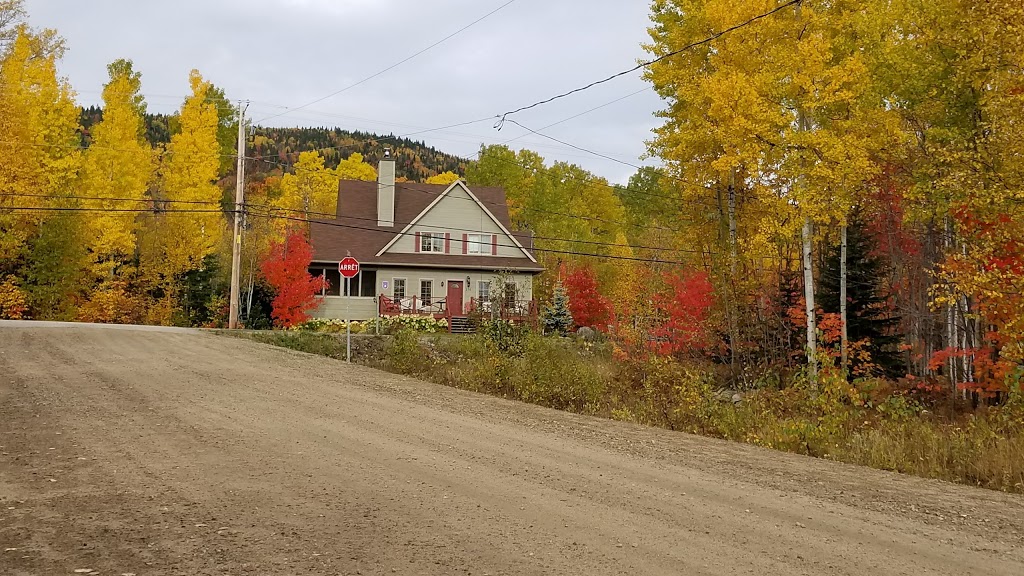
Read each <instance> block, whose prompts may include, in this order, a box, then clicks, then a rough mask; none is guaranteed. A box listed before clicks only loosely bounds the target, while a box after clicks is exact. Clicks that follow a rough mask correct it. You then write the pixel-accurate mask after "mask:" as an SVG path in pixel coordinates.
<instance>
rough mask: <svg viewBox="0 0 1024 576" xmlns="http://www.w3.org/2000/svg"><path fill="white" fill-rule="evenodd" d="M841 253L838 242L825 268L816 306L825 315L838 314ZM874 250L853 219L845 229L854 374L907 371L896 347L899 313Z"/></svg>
mask: <svg viewBox="0 0 1024 576" xmlns="http://www.w3.org/2000/svg"><path fill="white" fill-rule="evenodd" d="M841 251H842V249H841V247H840V246H834V247H833V248H832V249H831V250H830V251H829V253H828V256H827V258H826V259H825V266H824V268H823V269H822V273H821V279H820V294H821V299H820V300H819V301H818V305H819V307H820V308H821V310H822V311H823V312H825V313H834V314H838V313H839V304H840V303H839V294H840V290H839V273H840V257H841V253H842V252H841ZM873 251H874V241H873V239H872V238H871V237H870V236H869V235H868V233H867V231H866V230H865V226H864V223H863V222H860V221H857V220H853V221H851V222H850V224H849V226H848V228H847V249H846V298H847V309H846V310H847V312H846V314H847V323H848V325H847V332H848V335H849V341H850V347H851V354H850V372H851V373H852V374H855V375H856V374H878V375H885V376H889V377H899V376H902V375H904V374H906V367H905V365H904V362H903V360H902V358H900V353H899V350H898V346H899V342H900V335H899V334H898V333H897V332H896V328H897V326H899V317H898V316H896V315H895V313H894V311H893V310H892V309H891V308H890V306H888V300H889V298H888V294H887V293H886V284H885V279H884V274H885V263H884V262H883V261H882V260H881V259H880V258H879V257H877V256H876V255H874V254H873ZM864 352H866V355H865V354H863V353H864Z"/></svg>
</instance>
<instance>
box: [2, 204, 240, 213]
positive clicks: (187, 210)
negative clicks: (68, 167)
mask: <svg viewBox="0 0 1024 576" xmlns="http://www.w3.org/2000/svg"><path fill="white" fill-rule="evenodd" d="M5 210H8V211H18V212H127V213H151V214H168V213H172V214H173V213H181V214H224V213H225V212H232V211H231V210H228V211H225V210H206V209H200V208H180V209H172V210H163V209H160V208H84V207H81V206H0V212H3V211H5Z"/></svg>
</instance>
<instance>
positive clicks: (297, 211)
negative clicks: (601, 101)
mask: <svg viewBox="0 0 1024 576" xmlns="http://www.w3.org/2000/svg"><path fill="white" fill-rule="evenodd" d="M468 200H470V201H472V199H471V198H469V199H468ZM246 207H251V208H256V209H257V210H268V211H279V212H291V213H293V214H305V215H306V216H307V217H308V216H310V215H312V216H328V217H331V218H337V219H338V220H362V221H367V222H377V221H378V220H377V218H364V217H359V216H339V215H336V214H330V213H328V212H314V211H311V210H300V209H297V208H281V207H277V206H270V205H268V204H246ZM316 222H321V221H320V220H317V221H316ZM409 224H412V222H395V226H401V227H404V226H408V225H409ZM420 226H421V227H423V228H431V229H434V230H451V227H445V226H431V225H428V224H421V225H420ZM367 230H375V231H381V230H380V228H367ZM460 232H467V233H470V234H491V233H492V232H489V231H487V230H460ZM532 238H533V239H534V240H548V241H552V242H570V243H579V244H591V245H595V246H609V247H613V248H629V249H635V250H655V251H660V252H679V253H684V254H692V253H697V252H700V251H697V250H684V249H679V248H664V247H657V246H635V245H632V244H629V243H626V244H617V243H615V242H599V241H596V240H577V239H572V238H558V237H555V236H541V235H537V234H534V235H532Z"/></svg>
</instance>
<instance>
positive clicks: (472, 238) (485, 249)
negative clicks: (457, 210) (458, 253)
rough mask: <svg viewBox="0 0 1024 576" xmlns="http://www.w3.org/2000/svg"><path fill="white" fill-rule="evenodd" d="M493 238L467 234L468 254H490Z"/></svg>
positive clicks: (488, 235) (484, 235)
mask: <svg viewBox="0 0 1024 576" xmlns="http://www.w3.org/2000/svg"><path fill="white" fill-rule="evenodd" d="M492 238H493V236H492V235H490V234H466V253H467V254H490V253H491V239H492Z"/></svg>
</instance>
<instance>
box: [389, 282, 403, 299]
mask: <svg viewBox="0 0 1024 576" xmlns="http://www.w3.org/2000/svg"><path fill="white" fill-rule="evenodd" d="M391 282H392V283H393V284H392V292H391V294H392V299H394V300H404V299H405V278H395V279H393V280H392V281H391Z"/></svg>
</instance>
